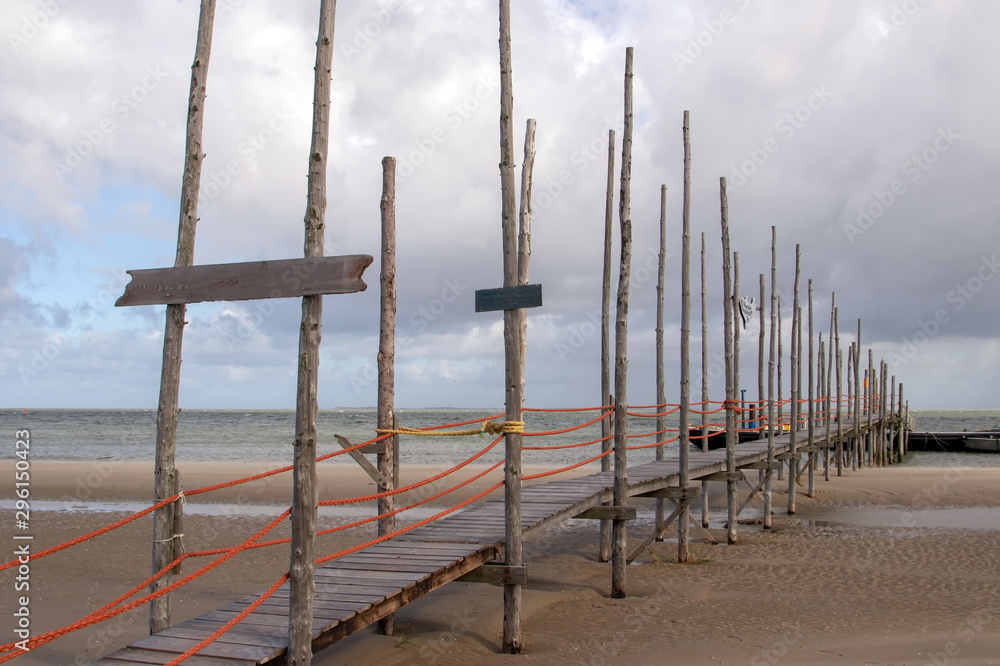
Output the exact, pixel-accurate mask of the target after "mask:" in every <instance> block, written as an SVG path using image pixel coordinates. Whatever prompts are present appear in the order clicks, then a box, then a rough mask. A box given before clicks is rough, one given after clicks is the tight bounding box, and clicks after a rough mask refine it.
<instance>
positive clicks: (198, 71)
mask: <svg viewBox="0 0 1000 666" xmlns="http://www.w3.org/2000/svg"><path fill="white" fill-rule="evenodd" d="M214 24H215V0H202V3H201V11H200V14H199V17H198V39H197V44H196V46H195V54H194V64H193V65H192V67H191V88H190V95H189V98H188V117H187V136H186V140H185V149H184V176H183V181H182V183H181V206H180V219H179V221H178V230H177V254H176V257H175V259H174V266H191V265H193V264H194V236H195V229H196V227H197V225H198V192H199V191H200V189H201V166H202V159H203V158H204V153H203V151H202V144H201V141H202V135H203V127H204V123H205V97H206V83H205V82H206V78H207V77H208V63H209V58H210V56H211V53H212V31H213V26H214ZM186 312H187V308H186V306H185V305H184V304H183V303H181V304H177V305H168V306H167V314H166V322H165V324H164V331H163V366H162V371H161V374H160V398H159V402H158V404H157V410H156V462H155V467H154V480H153V486H154V488H153V499H154V501H155V502H161V501H163V500H165V499H167V498H168V497H170V496H172V495H174V494H175V493H176V492H177V487H178V482H177V478H176V474H177V468H176V467H175V465H174V458H175V441H176V435H177V414H178V412H179V411H180V409H179V407H178V405H179V395H180V379H181V347H182V340H183V337H184V316H185V314H186ZM173 528H174V505H173V504H168V505H167V506H164V507H162V508H161V509H159V510H158V511H156V513H154V514H153V573H157V572H159V571H161V570H162V569H163V568H164V567H166V566H167V565H168V564H170V562H171V561H172V560H173V559H174V557H173V555H174V547H175V544H174V541H175V539H174V530H173ZM169 584H170V575H169V574H168V575H165V576H163V577H162V578H160V579H159V580H157V581H156V582H155V583H153V584H152V585H150V588H149V591H150V592H158V591H159V590H161V589H163V588H164V587H166V586H167V585H169ZM169 627H170V595H169V594H166V595H164V596H162V597H159V598H157V599H154V600H153V601H152V602H150V606H149V633H151V634H155V633H157V632H160V631H164V630H165V629H167V628H169Z"/></svg>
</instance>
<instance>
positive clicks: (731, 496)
mask: <svg viewBox="0 0 1000 666" xmlns="http://www.w3.org/2000/svg"><path fill="white" fill-rule="evenodd" d="M719 198H720V203H721V206H722V304H723V313H724V316H723V321H724V328H725V331H724V334H723V337H724V339H725V348H726V472H727V473H728V474H729V475H730V476H729V478H728V480H727V481H726V490H727V498H728V502H727V508H728V513H727V520H726V540H727V541H728V543H730V544H734V543H736V539H737V534H736V520H737V518H738V516H737V512H738V509H739V495H738V494H737V485H736V481H735V474H736V413H735V412H734V410H733V407H734V405H735V403H736V377H735V374H734V370H735V367H734V363H733V280H732V275H731V270H730V256H731V255H730V251H729V198H728V195H727V193H726V179H725V177H723V178H720V179H719Z"/></svg>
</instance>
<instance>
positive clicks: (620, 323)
mask: <svg viewBox="0 0 1000 666" xmlns="http://www.w3.org/2000/svg"><path fill="white" fill-rule="evenodd" d="M632 57H633V55H632V47H631V46H630V47H628V48H627V49H626V50H625V128H624V137H623V139H622V173H621V193H620V195H619V200H618V218H619V222H620V224H621V243H622V247H621V265H620V268H619V272H618V303H617V309H616V314H615V484H614V504H615V506H616V507H623V506H625V503H626V502H627V501H628V414H627V411H628V397H627V396H628V391H627V386H628V298H629V276H630V273H631V265H632V219H631V182H632ZM627 524H628V523H627V521H625V520H624V519H623V518H616V519H615V520H613V521H612V525H611V534H612V548H611V596H612V597H615V598H621V597H624V596H625V595H626V589H625V585H626V580H625V569H626V566H627V564H628V563H627V557H628V553H627V552H626V546H627V531H626V525H627Z"/></svg>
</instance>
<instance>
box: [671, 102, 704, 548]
mask: <svg viewBox="0 0 1000 666" xmlns="http://www.w3.org/2000/svg"><path fill="white" fill-rule="evenodd" d="M682 133H683V138H684V202H683V211H682V214H681V225H682V227H683V228H682V230H681V386H680V389H681V396H680V397H681V407H680V420H679V424H680V425H679V427H678V429H679V430H680V441H679V443H678V454H677V455H678V458H679V460H678V461H677V462H678V472H679V476H680V478H679V480H678V483H679V485H680V487H681V488H683V489H684V492H687V488H688V485H690V483H691V479H690V474H689V472H690V460H689V456H690V453H691V113H690V112H689V111H687V110H685V111H684V125H683V127H682ZM702 411H705V410H702ZM678 508H679V509H680V515H678V517H677V561H678V562H679V563H681V564H683V563H685V562H687V561H688V556H689V548H690V546H689V543H688V536H689V533H688V526H689V524H690V522H691V502H690V500H689V499H688V498H687V497H686V496H685V497H682V498H681V499H680V504H679V505H678Z"/></svg>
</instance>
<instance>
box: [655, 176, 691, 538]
mask: <svg viewBox="0 0 1000 666" xmlns="http://www.w3.org/2000/svg"><path fill="white" fill-rule="evenodd" d="M658 260H659V261H658V264H657V269H656V404H658V405H665V403H666V402H667V389H666V380H665V378H664V376H663V370H664V369H663V306H664V303H663V298H664V292H663V290H664V281H665V277H666V263H667V186H666V185H661V186H660V252H659V257H658ZM681 309H682V310H683V305H682V306H681ZM682 321H683V316H682ZM684 346H685V340H684V331H683V324H682V326H681V350H682V351H681V355H683V354H684ZM682 373H683V370H682ZM681 381H682V382H683V379H682V380H681ZM683 403H684V401H683V400H682V401H681V412H682V414H681V416H680V418H681V419H682V420H683V419H685V418H686V416H687V415H686V414H684V413H683V412H684V411H685V405H684V404H683ZM664 409H665V407H658V408H657V413H658V414H659V416H657V417H656V430H657V432H658V433H659V434H658V435H657V437H658V438H659V439H660V441H661V442H662V441H663V439H664V435H665V431H666V429H667V416H666V413H665V412H664ZM682 430H683V428H682ZM683 439H684V434H683V432H682V433H681V441H683ZM663 454H664V445H663V444H660V445H659V446H657V447H656V459H657V460H663ZM663 519H664V515H663V498H662V497H659V498H657V500H656V516H655V527H656V533H657V535H658V536H657V537H656V539H657V541H662V540H663V533H662V532H661V531H660V530H662V529H664V525H663Z"/></svg>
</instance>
